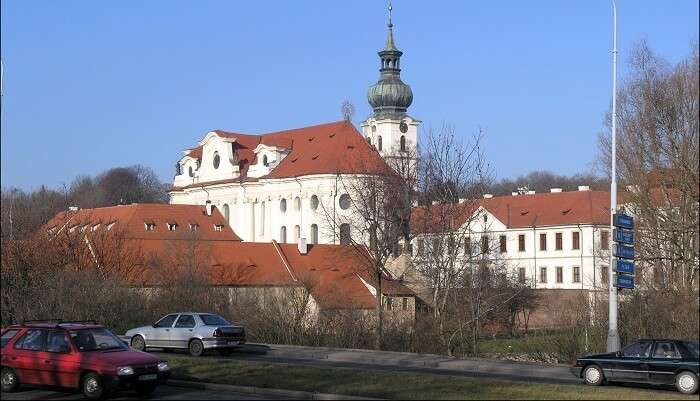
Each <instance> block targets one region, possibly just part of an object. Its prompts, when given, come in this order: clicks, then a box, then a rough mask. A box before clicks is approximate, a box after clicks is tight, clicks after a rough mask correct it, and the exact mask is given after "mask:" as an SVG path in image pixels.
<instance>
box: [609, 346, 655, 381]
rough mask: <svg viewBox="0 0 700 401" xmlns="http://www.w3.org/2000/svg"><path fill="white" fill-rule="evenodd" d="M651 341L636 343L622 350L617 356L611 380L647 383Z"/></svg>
mask: <svg viewBox="0 0 700 401" xmlns="http://www.w3.org/2000/svg"><path fill="white" fill-rule="evenodd" d="M651 346H652V341H647V340H644V341H637V342H636V343H632V344H630V345H628V346H627V347H625V348H623V349H622V350H621V351H620V353H619V354H618V357H617V360H616V362H615V367H614V369H613V371H612V377H611V378H612V379H613V380H619V381H647V379H648V375H649V366H648V362H649V360H648V359H649V354H650V352H651Z"/></svg>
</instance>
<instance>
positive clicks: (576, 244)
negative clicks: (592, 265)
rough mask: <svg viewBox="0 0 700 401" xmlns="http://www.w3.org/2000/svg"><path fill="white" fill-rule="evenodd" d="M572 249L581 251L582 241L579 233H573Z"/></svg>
mask: <svg viewBox="0 0 700 401" xmlns="http://www.w3.org/2000/svg"><path fill="white" fill-rule="evenodd" d="M571 249H581V239H580V237H579V232H578V231H574V232H573V233H571Z"/></svg>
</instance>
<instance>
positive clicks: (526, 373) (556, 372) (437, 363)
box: [240, 344, 580, 383]
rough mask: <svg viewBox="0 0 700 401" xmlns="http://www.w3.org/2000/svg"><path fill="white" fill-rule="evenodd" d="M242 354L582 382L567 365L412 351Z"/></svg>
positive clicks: (282, 349)
mask: <svg viewBox="0 0 700 401" xmlns="http://www.w3.org/2000/svg"><path fill="white" fill-rule="evenodd" d="M240 353H251V354H255V355H256V359H261V360H264V359H292V360H305V361H319V362H334V363H341V364H342V363H349V364H363V365H379V366H395V367H397V368H420V369H421V370H435V372H436V373H449V372H454V373H468V374H471V375H478V376H492V377H504V378H505V377H517V378H519V379H521V380H523V379H525V380H527V379H532V380H537V381H548V382H552V381H554V382H559V383H578V382H579V381H580V380H579V379H578V378H576V377H574V376H573V375H572V374H571V373H570V371H569V367H568V366H566V365H547V364H539V363H530V362H512V361H500V360H493V359H482V358H466V359H458V358H450V357H447V356H443V355H433V354H413V353H408V352H391V351H373V350H361V349H342V348H326V347H305V346H291V345H279V344H247V345H246V347H245V348H243V349H241V350H240Z"/></svg>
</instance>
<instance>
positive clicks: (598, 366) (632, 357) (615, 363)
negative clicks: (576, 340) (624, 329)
mask: <svg viewBox="0 0 700 401" xmlns="http://www.w3.org/2000/svg"><path fill="white" fill-rule="evenodd" d="M699 364H700V362H699V359H698V343H697V342H694V341H680V340H639V341H637V342H635V343H633V344H630V345H628V346H626V347H625V348H623V349H622V350H620V351H618V352H611V353H607V354H597V355H588V356H585V357H582V358H579V359H577V360H576V364H575V365H574V366H572V367H571V372H572V373H573V374H574V375H575V376H576V377H580V378H583V380H584V382H585V383H586V384H590V385H593V386H599V385H601V384H603V383H604V382H605V381H609V382H612V381H617V382H637V383H649V384H659V385H675V386H676V389H678V391H680V392H681V393H684V394H694V393H696V392H697V391H698V365H699Z"/></svg>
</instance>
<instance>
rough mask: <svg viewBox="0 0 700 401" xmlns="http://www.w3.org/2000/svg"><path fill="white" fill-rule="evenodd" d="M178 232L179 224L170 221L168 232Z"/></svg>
mask: <svg viewBox="0 0 700 401" xmlns="http://www.w3.org/2000/svg"><path fill="white" fill-rule="evenodd" d="M175 230H177V222H176V221H169V222H168V231H175Z"/></svg>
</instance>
